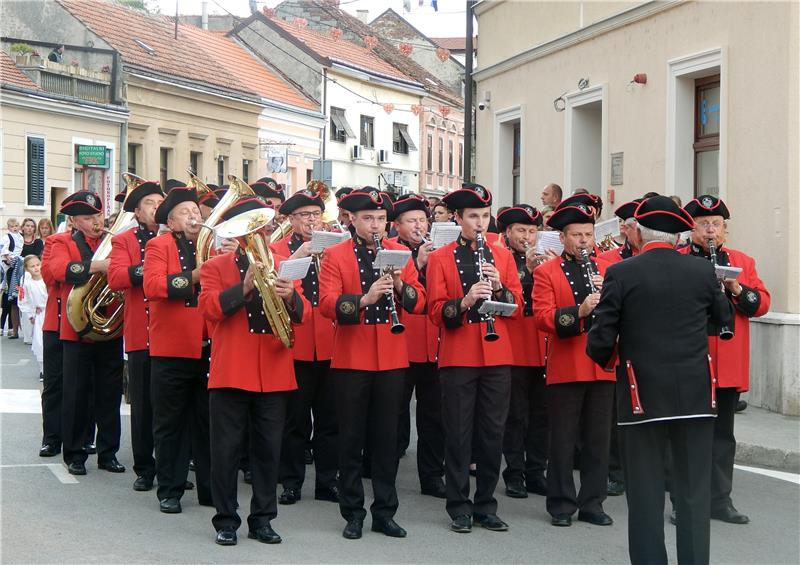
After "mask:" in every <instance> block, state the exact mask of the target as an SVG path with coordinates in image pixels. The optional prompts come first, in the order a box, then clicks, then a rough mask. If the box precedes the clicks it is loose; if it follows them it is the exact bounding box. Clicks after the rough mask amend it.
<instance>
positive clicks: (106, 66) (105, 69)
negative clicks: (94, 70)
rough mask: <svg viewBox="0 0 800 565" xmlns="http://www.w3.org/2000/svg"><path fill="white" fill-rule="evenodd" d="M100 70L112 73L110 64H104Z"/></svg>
mask: <svg viewBox="0 0 800 565" xmlns="http://www.w3.org/2000/svg"><path fill="white" fill-rule="evenodd" d="M100 72H103V73H110V72H111V67H110V66H109V65H103V66H102V67H100Z"/></svg>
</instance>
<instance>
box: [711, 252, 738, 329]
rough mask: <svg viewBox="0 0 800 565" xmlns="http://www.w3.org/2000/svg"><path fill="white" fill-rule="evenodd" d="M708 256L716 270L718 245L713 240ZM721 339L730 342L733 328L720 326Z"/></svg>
mask: <svg viewBox="0 0 800 565" xmlns="http://www.w3.org/2000/svg"><path fill="white" fill-rule="evenodd" d="M708 256H709V258H710V259H711V265H713V266H714V268H715V269H716V267H717V244H716V243H715V242H714V240H713V239H709V240H708ZM720 287H722V283H720ZM721 289H722V290H723V291H724V290H725V289H724V287H722V288H721ZM719 338H720V339H721V340H723V341H728V340H729V339H733V328H732V327H730V326H728V325H724V326H720V328H719Z"/></svg>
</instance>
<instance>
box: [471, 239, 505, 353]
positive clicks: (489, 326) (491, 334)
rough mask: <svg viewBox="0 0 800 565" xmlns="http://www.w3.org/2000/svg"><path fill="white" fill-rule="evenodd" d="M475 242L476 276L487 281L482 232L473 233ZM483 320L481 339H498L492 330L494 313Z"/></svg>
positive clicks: (485, 316)
mask: <svg viewBox="0 0 800 565" xmlns="http://www.w3.org/2000/svg"><path fill="white" fill-rule="evenodd" d="M475 243H476V244H477V246H478V265H477V267H478V277H479V278H480V280H481V281H482V282H488V280H489V279H488V278H487V277H486V275H484V274H483V265H484V264H485V263H486V257H485V256H484V253H483V250H484V245H485V241H484V239H483V233H482V232H478V233H476V234H475ZM484 320H485V321H486V335H484V336H483V339H484V340H485V341H497V340H498V339H500V336H499V335H497V332H495V331H494V314H486V315H484Z"/></svg>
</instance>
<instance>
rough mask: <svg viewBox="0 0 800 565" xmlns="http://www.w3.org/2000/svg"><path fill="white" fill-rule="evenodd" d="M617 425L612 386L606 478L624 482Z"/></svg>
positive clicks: (615, 402) (615, 396) (615, 390)
mask: <svg viewBox="0 0 800 565" xmlns="http://www.w3.org/2000/svg"><path fill="white" fill-rule="evenodd" d="M618 428H619V426H617V388H616V387H614V399H613V400H612V408H611V438H610V442H609V446H608V480H609V481H616V482H618V483H621V484H625V473H624V472H623V471H622V454H621V453H620V443H619V429H618Z"/></svg>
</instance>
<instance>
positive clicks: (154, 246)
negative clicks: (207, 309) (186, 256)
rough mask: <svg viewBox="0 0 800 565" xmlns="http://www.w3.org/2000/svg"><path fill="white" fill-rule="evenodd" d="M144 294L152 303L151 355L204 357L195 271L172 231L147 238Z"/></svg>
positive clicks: (203, 327)
mask: <svg viewBox="0 0 800 565" xmlns="http://www.w3.org/2000/svg"><path fill="white" fill-rule="evenodd" d="M144 295H145V297H147V300H148V301H149V303H150V355H152V356H154V357H187V358H190V359H200V357H201V356H202V349H203V344H204V341H205V338H206V332H205V324H204V322H203V316H202V314H201V313H200V309H199V308H198V307H197V289H196V288H195V285H193V284H192V274H191V271H184V270H183V267H182V265H181V259H180V256H179V255H178V245H177V240H176V239H175V236H174V235H173V234H172V233H164V234H161V235H159V236H157V237H155V238H153V239H151V240H150V241H148V242H147V245H146V246H145V258H144Z"/></svg>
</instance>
